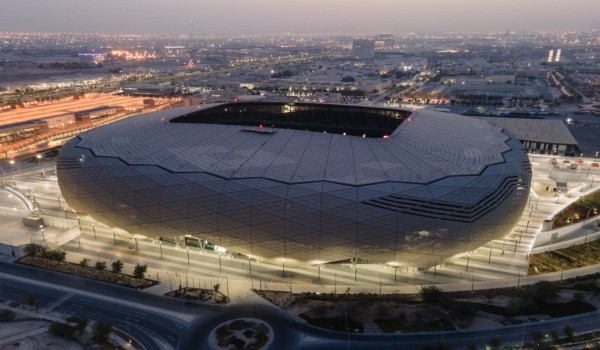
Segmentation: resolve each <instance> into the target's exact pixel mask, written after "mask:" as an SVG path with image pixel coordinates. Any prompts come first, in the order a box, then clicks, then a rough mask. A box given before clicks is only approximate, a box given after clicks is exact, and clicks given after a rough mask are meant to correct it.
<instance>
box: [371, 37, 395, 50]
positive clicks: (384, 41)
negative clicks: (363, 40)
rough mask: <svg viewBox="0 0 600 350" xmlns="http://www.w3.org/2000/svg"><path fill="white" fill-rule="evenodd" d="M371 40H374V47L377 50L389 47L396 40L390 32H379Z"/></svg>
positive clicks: (392, 45)
mask: <svg viewBox="0 0 600 350" xmlns="http://www.w3.org/2000/svg"><path fill="white" fill-rule="evenodd" d="M373 40H374V41H375V48H376V49H378V50H380V49H389V48H392V47H394V45H395V44H396V40H395V39H394V36H393V35H392V34H379V35H376V36H375V37H374V38H373Z"/></svg>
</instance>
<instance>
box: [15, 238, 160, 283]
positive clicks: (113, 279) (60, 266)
mask: <svg viewBox="0 0 600 350" xmlns="http://www.w3.org/2000/svg"><path fill="white" fill-rule="evenodd" d="M23 252H24V253H25V256H23V257H22V258H20V259H19V260H17V262H18V263H20V264H24V265H29V266H35V267H39V268H42V269H46V270H52V271H57V272H63V273H68V274H71V275H76V276H79V277H85V278H90V279H94V280H98V281H102V282H109V283H114V284H118V285H121V286H126V287H131V288H137V289H141V288H148V287H151V286H154V285H156V284H158V281H155V280H151V279H148V278H144V274H145V272H146V266H145V265H140V264H138V265H136V266H135V268H134V275H127V274H124V273H121V269H122V267H123V263H122V262H121V261H120V260H117V261H113V262H112V264H111V265H112V270H106V263H104V262H96V264H95V266H87V259H83V260H82V261H81V262H80V263H79V264H75V263H72V262H67V261H66V260H65V256H66V253H65V252H64V251H60V250H53V249H47V248H46V247H43V246H40V245H38V244H28V245H26V246H25V247H24V249H23Z"/></svg>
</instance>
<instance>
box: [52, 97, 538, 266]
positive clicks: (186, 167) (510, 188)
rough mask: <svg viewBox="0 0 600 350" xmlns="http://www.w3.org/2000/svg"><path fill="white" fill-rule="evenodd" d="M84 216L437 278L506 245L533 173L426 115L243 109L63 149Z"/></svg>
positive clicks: (468, 125) (114, 132)
mask: <svg viewBox="0 0 600 350" xmlns="http://www.w3.org/2000/svg"><path fill="white" fill-rule="evenodd" d="M57 172H58V182H59V186H60V188H61V191H62V193H63V195H64V198H65V200H66V201H67V203H68V204H69V206H70V207H72V208H73V209H75V210H76V211H77V212H80V213H85V214H89V215H90V216H92V217H93V218H95V219H97V220H99V221H101V222H103V223H105V224H107V225H109V226H112V227H118V228H120V229H123V230H125V231H127V232H129V233H131V234H139V235H145V236H150V237H172V236H182V235H192V236H195V237H198V238H201V239H203V240H207V241H209V242H211V243H213V244H216V245H219V246H222V247H226V248H227V249H229V250H230V251H233V252H239V253H243V254H247V255H249V256H252V257H255V258H260V259H286V260H288V261H293V260H298V261H302V262H309V263H315V264H316V263H326V262H332V261H342V260H348V259H360V261H367V262H377V263H396V264H399V265H406V266H416V267H421V268H423V267H428V266H432V265H434V264H437V263H440V262H443V261H444V260H445V259H447V258H449V257H450V256H453V255H455V254H457V253H461V252H468V251H471V250H473V249H475V248H477V247H479V246H482V245H483V244H485V243H486V242H488V241H490V240H492V239H496V238H500V237H503V236H505V235H506V234H508V233H509V231H510V230H511V229H512V227H513V226H514V225H515V223H516V222H517V221H518V219H519V218H520V216H521V214H522V211H523V209H524V207H525V205H526V203H527V199H528V193H529V185H530V180H531V171H530V167H529V161H528V159H527V156H526V154H525V153H524V152H523V147H522V145H521V143H520V142H519V140H517V139H516V138H515V137H514V136H512V135H510V134H509V133H507V132H505V131H504V130H502V129H501V128H499V127H496V126H493V125H491V124H489V123H487V122H485V121H482V120H478V119H474V118H470V117H465V116H460V115H455V114H449V113H437V112H431V111H426V110H419V111H416V112H412V113H410V112H406V111H401V110H396V109H381V108H372V107H358V106H344V105H323V104H285V103H267V102H253V103H235V104H217V105H203V106H195V107H186V108H179V109H173V110H168V111H162V112H158V113H152V114H148V115H144V116H140V117H135V118H130V119H126V120H123V121H120V122H117V123H113V124H110V125H106V126H102V127H99V128H96V129H93V130H91V131H88V132H86V133H83V134H81V135H79V136H77V137H75V138H73V139H72V140H70V141H69V142H68V143H67V144H66V145H65V146H64V147H63V148H62V149H61V151H60V155H59V160H58V164H57Z"/></svg>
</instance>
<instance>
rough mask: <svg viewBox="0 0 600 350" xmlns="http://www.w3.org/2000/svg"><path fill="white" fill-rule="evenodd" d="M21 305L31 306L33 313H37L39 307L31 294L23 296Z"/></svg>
mask: <svg viewBox="0 0 600 350" xmlns="http://www.w3.org/2000/svg"><path fill="white" fill-rule="evenodd" d="M23 304H24V305H29V306H31V307H32V308H34V309H35V312H38V310H39V307H38V304H37V298H36V297H35V295H33V294H31V293H29V294H27V295H25V298H24V299H23Z"/></svg>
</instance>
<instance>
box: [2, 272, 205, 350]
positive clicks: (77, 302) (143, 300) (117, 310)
mask: <svg viewBox="0 0 600 350" xmlns="http://www.w3.org/2000/svg"><path fill="white" fill-rule="evenodd" d="M0 271H2V273H4V274H5V275H4V276H2V277H1V278H0V279H1V281H0V298H4V299H6V300H17V301H20V300H23V297H24V295H27V294H28V293H31V294H33V295H35V297H36V299H37V302H38V305H39V307H40V309H41V310H42V312H44V311H49V310H53V311H56V312H60V313H62V314H68V315H77V316H85V317H88V318H89V319H92V320H100V321H107V322H110V323H112V324H113V325H114V326H115V327H116V328H118V329H119V330H121V331H123V332H124V333H128V334H130V335H131V336H132V337H133V338H135V339H136V340H137V341H138V342H139V343H140V344H142V345H143V346H144V347H145V348H146V349H162V348H164V346H163V345H164V344H168V346H169V347H172V348H178V347H179V342H180V337H181V334H182V332H183V331H184V330H185V328H186V327H187V326H188V322H186V321H183V320H181V319H177V318H175V317H173V316H170V315H168V314H166V313H161V312H157V311H155V310H148V309H147V308H146V307H144V306H146V305H150V306H152V307H153V309H156V308H163V309H165V310H170V311H174V312H181V313H185V314H192V316H190V319H191V318H193V317H195V316H193V314H200V313H205V314H207V313H213V311H211V308H210V307H209V306H198V305H194V304H188V303H186V302H185V301H180V300H176V299H171V298H165V297H160V296H156V295H150V294H147V293H143V292H140V291H137V290H133V289H129V288H124V287H119V286H115V285H111V284H108V283H102V282H96V281H92V280H88V279H85V278H78V277H75V276H70V275H66V274H61V273H54V272H50V271H43V270H38V269H34V268H30V267H27V266H22V265H18V264H12V263H6V262H0ZM7 275H12V276H20V277H26V278H27V279H29V280H33V281H34V282H33V283H32V282H29V281H22V280H19V279H18V278H17V279H15V278H12V277H10V276H7ZM40 282H42V283H50V284H52V285H51V286H50V285H40V284H39V283H40ZM62 286H68V289H67V288H64V287H62ZM73 289H77V290H81V291H87V292H90V293H94V294H93V295H91V294H78V293H77V292H73ZM106 297H108V298H106ZM114 299H117V300H120V301H129V302H132V303H133V302H134V303H136V304H137V305H135V304H131V303H129V304H124V303H119V302H117V301H115V300H114Z"/></svg>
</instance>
